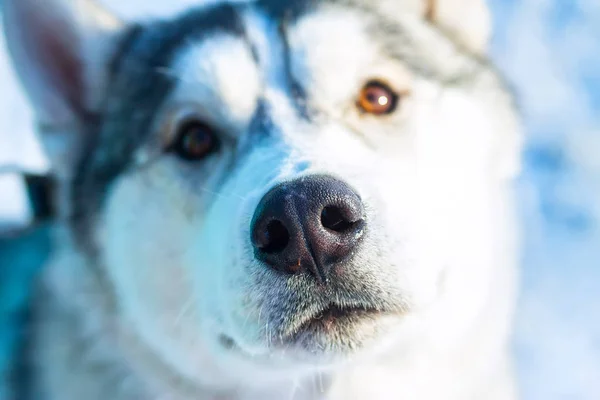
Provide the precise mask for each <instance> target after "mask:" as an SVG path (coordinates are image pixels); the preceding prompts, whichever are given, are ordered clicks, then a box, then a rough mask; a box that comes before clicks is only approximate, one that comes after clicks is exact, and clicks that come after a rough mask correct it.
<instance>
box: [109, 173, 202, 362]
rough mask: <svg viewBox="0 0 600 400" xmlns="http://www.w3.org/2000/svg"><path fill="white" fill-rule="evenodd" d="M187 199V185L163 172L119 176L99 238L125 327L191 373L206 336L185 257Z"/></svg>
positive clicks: (189, 225) (190, 228) (189, 236)
mask: <svg viewBox="0 0 600 400" xmlns="http://www.w3.org/2000/svg"><path fill="white" fill-rule="evenodd" d="M189 202H190V199H189V195H187V192H186V189H185V187H184V186H182V185H181V183H180V182H179V180H177V179H176V178H175V177H174V176H172V175H171V174H169V173H168V172H165V170H162V171H161V170H160V168H158V169H155V170H152V169H150V170H146V171H142V172H140V173H135V174H132V175H129V176H125V177H123V178H121V179H120V180H119V181H118V182H116V183H115V184H114V186H113V189H112V191H111V193H110V194H109V197H108V198H107V201H106V207H105V210H104V212H103V218H102V220H103V229H102V230H101V235H100V241H101V246H102V249H103V258H104V262H105V265H106V269H107V270H106V273H107V275H108V279H109V281H110V283H111V285H113V287H114V291H115V295H116V297H117V303H118V304H119V305H120V311H121V313H122V315H121V316H120V318H121V319H122V320H123V322H124V325H125V326H130V327H133V329H134V330H135V332H134V334H135V335H136V336H138V337H139V338H140V339H141V340H142V341H143V342H145V344H146V345H147V346H149V347H150V348H151V349H152V350H153V351H154V352H155V353H158V354H159V355H160V357H161V358H164V359H165V360H166V361H167V362H169V363H172V364H175V365H177V367H178V368H184V369H188V368H189V372H190V373H193V372H192V371H195V370H196V367H197V366H195V365H194V364H195V363H197V362H200V361H201V360H202V359H203V358H204V357H203V356H202V355H203V354H204V353H205V350H204V347H205V343H204V339H205V336H206V334H205V332H203V327H202V326H201V324H200V321H202V320H203V319H202V318H201V315H200V314H201V310H200V307H199V305H200V304H201V300H202V296H201V293H198V292H197V288H196V287H195V286H194V285H193V282H194V281H193V279H194V268H195V267H196V266H195V265H193V264H190V260H186V257H185V256H186V254H188V253H189V249H190V247H192V246H193V234H194V231H195V226H196V225H197V224H198V221H197V220H196V219H194V218H190V216H191V215H193V214H194V213H190V211H191V209H190V207H193V206H192V205H190V204H189ZM198 262H200V260H198ZM190 354H195V356H194V357H193V358H194V359H196V360H192V359H191V357H190Z"/></svg>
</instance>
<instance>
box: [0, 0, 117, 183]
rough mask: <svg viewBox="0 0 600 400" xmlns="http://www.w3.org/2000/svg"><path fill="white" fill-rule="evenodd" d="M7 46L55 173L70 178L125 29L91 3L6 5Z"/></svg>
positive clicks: (64, 0)
mask: <svg viewBox="0 0 600 400" xmlns="http://www.w3.org/2000/svg"><path fill="white" fill-rule="evenodd" d="M3 8H4V10H3V13H4V30H5V37H6V44H7V47H8V50H9V53H10V55H11V58H12V61H13V65H14V67H15V70H16V72H17V75H18V77H19V78H20V81H21V83H22V86H23V88H24V89H25V92H26V93H27V95H28V98H29V100H30V102H31V104H32V106H33V109H34V114H35V116H36V119H37V123H38V124H39V126H40V132H41V139H42V143H43V144H44V147H45V149H46V153H47V155H48V157H49V158H50V162H51V164H52V166H53V169H54V170H55V172H56V173H58V174H59V175H60V174H68V173H69V170H70V169H72V167H73V164H74V161H75V160H74V159H75V158H76V157H77V155H76V154H75V153H76V152H77V150H78V149H79V147H80V146H81V143H82V142H83V140H84V138H82V137H81V136H82V135H83V129H82V126H83V124H84V123H85V122H86V119H87V118H88V117H89V116H90V115H93V113H94V112H95V111H97V107H98V106H99V101H100V99H101V97H102V90H103V88H104V87H105V85H106V83H107V82H106V74H107V69H108V63H109V59H110V56H111V54H112V53H113V52H114V51H115V47H116V45H117V43H118V37H120V33H121V32H122V31H123V28H124V26H123V24H122V23H121V22H120V20H119V19H117V18H116V17H115V16H113V15H112V14H110V13H109V12H107V11H106V10H104V9H102V8H101V7H100V6H99V5H98V4H96V3H94V2H93V1H92V0H5V1H4V4H3Z"/></svg>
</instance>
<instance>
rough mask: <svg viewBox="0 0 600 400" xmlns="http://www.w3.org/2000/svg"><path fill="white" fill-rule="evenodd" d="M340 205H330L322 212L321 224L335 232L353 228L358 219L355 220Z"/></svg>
mask: <svg viewBox="0 0 600 400" xmlns="http://www.w3.org/2000/svg"><path fill="white" fill-rule="evenodd" d="M352 219H353V218H349V216H348V215H346V213H344V212H343V210H342V209H341V208H340V207H335V206H328V207H325V208H324V209H323V211H322V212H321V224H322V225H323V226H324V227H325V228H326V229H329V230H331V231H334V232H338V233H344V232H347V231H349V230H350V229H352V228H353V227H354V226H355V225H356V223H357V222H358V220H357V221H353V220H352Z"/></svg>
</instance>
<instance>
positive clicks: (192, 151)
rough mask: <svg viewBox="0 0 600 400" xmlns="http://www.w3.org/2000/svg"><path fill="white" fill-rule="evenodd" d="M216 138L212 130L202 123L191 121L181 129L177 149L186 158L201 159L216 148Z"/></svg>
mask: <svg viewBox="0 0 600 400" xmlns="http://www.w3.org/2000/svg"><path fill="white" fill-rule="evenodd" d="M216 144H217V141H216V138H215V136H214V133H213V132H212V130H211V129H210V128H209V127H207V126H205V125H202V124H200V123H190V124H187V125H185V126H183V128H182V129H181V131H180V132H179V136H178V139H177V143H176V145H175V150H176V152H177V153H178V154H179V156H181V157H182V158H184V159H187V160H199V159H202V158H204V157H206V156H208V155H209V154H210V153H212V152H213V151H214V150H215V149H216Z"/></svg>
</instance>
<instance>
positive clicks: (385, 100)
mask: <svg viewBox="0 0 600 400" xmlns="http://www.w3.org/2000/svg"><path fill="white" fill-rule="evenodd" d="M397 105H398V95H397V94H396V93H395V92H394V91H393V90H392V89H391V88H390V87H389V86H387V85H386V84H385V83H382V82H379V81H371V82H369V83H367V84H366V85H365V86H364V87H363V88H362V90H361V91H360V95H359V97H358V107H359V108H360V110H362V111H363V112H365V113H368V114H373V115H385V114H391V113H392V112H394V110H396V107H397Z"/></svg>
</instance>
